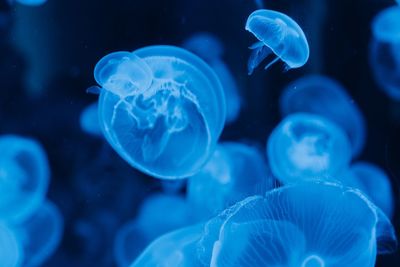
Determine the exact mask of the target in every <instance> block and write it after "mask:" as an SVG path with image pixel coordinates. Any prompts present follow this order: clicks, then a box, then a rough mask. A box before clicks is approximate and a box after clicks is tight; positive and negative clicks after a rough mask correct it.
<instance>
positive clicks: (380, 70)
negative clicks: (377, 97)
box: [370, 6, 400, 101]
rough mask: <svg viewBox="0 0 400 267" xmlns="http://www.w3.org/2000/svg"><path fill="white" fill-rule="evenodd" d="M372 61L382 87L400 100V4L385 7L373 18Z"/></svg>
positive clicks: (374, 72) (374, 71) (376, 77)
mask: <svg viewBox="0 0 400 267" xmlns="http://www.w3.org/2000/svg"><path fill="white" fill-rule="evenodd" d="M370 63H371V67H372V70H373V74H374V77H375V80H376V82H377V83H378V84H379V86H380V88H381V89H382V90H384V92H385V93H386V94H387V95H388V96H389V97H391V98H392V99H394V100H397V101H400V6H392V7H389V8H387V9H384V10H383V11H381V12H380V13H379V14H378V15H376V17H375V18H374V19H373V21H372V40H371V44H370Z"/></svg>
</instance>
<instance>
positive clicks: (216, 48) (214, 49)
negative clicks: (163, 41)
mask: <svg viewBox="0 0 400 267" xmlns="http://www.w3.org/2000/svg"><path fill="white" fill-rule="evenodd" d="M182 47H184V48H185V49H187V50H189V51H191V52H193V53H195V54H196V55H198V56H199V57H201V58H202V59H204V61H206V62H207V63H209V62H210V61H213V60H220V59H221V58H222V56H223V54H224V46H223V44H222V42H221V40H219V39H218V37H217V36H215V35H213V34H211V33H208V32H198V33H195V34H193V35H192V36H190V37H189V38H187V39H186V40H185V41H184V42H183V44H182Z"/></svg>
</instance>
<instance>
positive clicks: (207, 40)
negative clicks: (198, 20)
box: [182, 32, 242, 124]
mask: <svg viewBox="0 0 400 267" xmlns="http://www.w3.org/2000/svg"><path fill="white" fill-rule="evenodd" d="M182 46H183V47H184V48H186V49H188V50H189V51H192V52H193V53H195V54H197V55H198V56H199V57H201V58H202V59H204V60H205V61H206V62H207V63H208V64H209V66H210V67H211V68H212V69H213V70H214V71H215V73H216V74H217V76H218V78H219V80H220V81H221V84H222V88H223V90H224V93H225V100H226V123H227V124H230V123H233V122H234V121H236V119H237V118H238V117H239V113H240V109H241V106H242V100H241V97H240V94H239V88H238V86H237V84H236V81H235V78H234V77H233V74H232V72H231V71H230V70H229V68H228V66H227V65H226V64H225V62H224V61H223V58H222V56H223V51H224V49H223V45H222V43H221V41H220V40H219V39H218V38H217V37H216V36H214V35H212V34H211V33H206V32H199V33H195V34H193V35H192V36H191V37H189V38H188V39H186V40H185V41H184V42H183V45H182Z"/></svg>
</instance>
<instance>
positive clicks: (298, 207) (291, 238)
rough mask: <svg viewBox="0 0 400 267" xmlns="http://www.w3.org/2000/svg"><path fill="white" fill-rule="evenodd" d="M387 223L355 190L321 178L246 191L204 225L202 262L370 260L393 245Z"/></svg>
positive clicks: (363, 264) (305, 266)
mask: <svg viewBox="0 0 400 267" xmlns="http://www.w3.org/2000/svg"><path fill="white" fill-rule="evenodd" d="M396 248H397V240H396V236H395V232H394V228H393V225H392V224H391V223H390V220H389V219H388V218H387V217H386V216H385V215H384V213H383V212H382V211H381V210H380V209H379V208H378V207H376V206H375V205H374V204H373V203H371V202H370V201H369V200H368V199H367V198H366V197H365V196H364V195H363V194H362V193H361V192H360V191H358V190H355V189H352V188H349V187H345V186H343V185H341V184H338V183H327V182H322V181H316V182H303V183H297V184H292V185H287V186H284V187H281V188H278V189H275V190H272V191H270V192H267V193H266V195H265V196H253V197H249V198H247V199H245V200H243V201H241V202H239V203H237V204H236V205H235V206H233V207H231V208H229V209H228V210H227V211H225V212H223V213H221V214H220V215H219V216H218V217H216V218H214V219H213V220H211V221H210V222H208V223H207V225H206V226H205V230H204V234H203V237H202V238H201V239H200V241H199V250H198V251H199V259H200V260H201V262H202V263H203V264H205V265H207V266H212V267H214V266H218V267H225V266H229V267H236V266H240V267H247V266H251V267H258V266H260V267H261V266H299V267H310V266H318V267H323V266H335V267H339V266H354V267H373V266H375V261H376V254H377V253H378V254H385V253H391V252H393V251H395V250H396Z"/></svg>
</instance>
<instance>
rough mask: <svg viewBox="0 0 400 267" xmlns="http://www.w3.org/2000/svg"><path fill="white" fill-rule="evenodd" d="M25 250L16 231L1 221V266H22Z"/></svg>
mask: <svg viewBox="0 0 400 267" xmlns="http://www.w3.org/2000/svg"><path fill="white" fill-rule="evenodd" d="M23 258H24V250H23V249H22V246H21V243H20V242H19V241H18V238H17V236H16V234H15V231H14V230H13V229H12V228H10V227H9V226H7V225H6V224H4V223H1V222H0V267H20V266H22V260H23Z"/></svg>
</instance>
